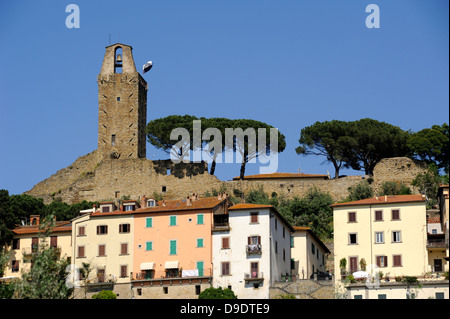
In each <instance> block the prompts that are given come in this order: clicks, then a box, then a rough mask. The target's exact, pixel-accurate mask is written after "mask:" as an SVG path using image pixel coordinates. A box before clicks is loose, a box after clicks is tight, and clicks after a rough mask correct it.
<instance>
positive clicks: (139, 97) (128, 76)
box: [97, 43, 148, 159]
mask: <svg viewBox="0 0 450 319" xmlns="http://www.w3.org/2000/svg"><path fill="white" fill-rule="evenodd" d="M97 82H98V148H97V151H98V152H99V155H100V156H101V157H102V158H104V159H130V158H145V157H146V136H145V126H146V122H147V89H148V85H147V82H146V81H145V80H144V79H143V78H142V76H141V75H140V74H139V73H138V72H137V71H136V67H135V64H134V60H133V54H132V47H131V46H128V45H124V44H120V43H116V44H113V45H110V46H107V47H106V52H105V57H104V58H103V65H102V69H101V71H100V74H99V75H98V78H97Z"/></svg>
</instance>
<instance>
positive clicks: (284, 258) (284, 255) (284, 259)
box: [283, 248, 286, 261]
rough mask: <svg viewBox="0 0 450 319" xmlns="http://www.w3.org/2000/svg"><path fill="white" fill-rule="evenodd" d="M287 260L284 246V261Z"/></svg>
mask: <svg viewBox="0 0 450 319" xmlns="http://www.w3.org/2000/svg"><path fill="white" fill-rule="evenodd" d="M285 260H286V250H285V249H284V248H283V261H285Z"/></svg>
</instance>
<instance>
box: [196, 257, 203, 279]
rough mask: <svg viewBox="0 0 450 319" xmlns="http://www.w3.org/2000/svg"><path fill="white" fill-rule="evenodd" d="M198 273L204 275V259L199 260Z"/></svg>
mask: <svg viewBox="0 0 450 319" xmlns="http://www.w3.org/2000/svg"><path fill="white" fill-rule="evenodd" d="M197 269H198V275H199V276H203V261H197Z"/></svg>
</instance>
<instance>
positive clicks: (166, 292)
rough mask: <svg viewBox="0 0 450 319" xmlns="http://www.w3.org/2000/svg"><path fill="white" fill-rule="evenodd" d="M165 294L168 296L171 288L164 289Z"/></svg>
mask: <svg viewBox="0 0 450 319" xmlns="http://www.w3.org/2000/svg"><path fill="white" fill-rule="evenodd" d="M163 292H164V294H165V295H167V294H168V293H169V287H163Z"/></svg>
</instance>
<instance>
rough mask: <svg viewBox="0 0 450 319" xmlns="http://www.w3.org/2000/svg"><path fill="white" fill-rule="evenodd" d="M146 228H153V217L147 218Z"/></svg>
mask: <svg viewBox="0 0 450 319" xmlns="http://www.w3.org/2000/svg"><path fill="white" fill-rule="evenodd" d="M145 227H147V228H150V227H153V218H152V217H147V218H146V219H145Z"/></svg>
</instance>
